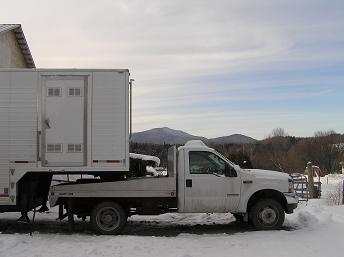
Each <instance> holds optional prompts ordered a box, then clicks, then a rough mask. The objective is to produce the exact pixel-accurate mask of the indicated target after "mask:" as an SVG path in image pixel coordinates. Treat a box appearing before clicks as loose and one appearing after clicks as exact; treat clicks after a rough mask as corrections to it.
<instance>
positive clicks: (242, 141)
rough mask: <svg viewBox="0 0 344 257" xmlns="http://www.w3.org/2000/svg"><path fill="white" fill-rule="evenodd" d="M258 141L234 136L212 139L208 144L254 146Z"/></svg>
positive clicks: (238, 135) (237, 135) (242, 136)
mask: <svg viewBox="0 0 344 257" xmlns="http://www.w3.org/2000/svg"><path fill="white" fill-rule="evenodd" d="M257 141H258V140H256V139H254V138H252V137H248V136H245V135H241V134H233V135H230V136H225V137H216V138H211V139H209V140H208V141H207V143H211V144H240V145H241V144H253V143H256V142H257Z"/></svg>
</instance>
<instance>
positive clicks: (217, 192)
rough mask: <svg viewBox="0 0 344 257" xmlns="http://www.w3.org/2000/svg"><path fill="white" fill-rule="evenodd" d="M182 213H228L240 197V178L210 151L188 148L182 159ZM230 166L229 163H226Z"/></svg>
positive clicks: (236, 204)
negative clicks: (228, 170) (183, 173)
mask: <svg viewBox="0 0 344 257" xmlns="http://www.w3.org/2000/svg"><path fill="white" fill-rule="evenodd" d="M185 164H186V165H185V191H184V192H185V193H184V195H185V206H184V212H230V211H234V210H235V209H236V208H237V207H238V204H239V200H240V186H241V183H240V178H239V177H238V173H236V172H235V170H234V169H233V168H232V167H231V168H232V173H231V174H232V175H231V177H228V176H225V170H226V165H229V164H228V163H227V162H226V161H225V160H224V159H222V158H221V157H220V156H218V155H217V154H215V153H213V152H209V151H189V152H188V158H187V157H186V159H185ZM227 167H229V166H227Z"/></svg>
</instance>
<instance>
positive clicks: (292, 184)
mask: <svg viewBox="0 0 344 257" xmlns="http://www.w3.org/2000/svg"><path fill="white" fill-rule="evenodd" d="M288 182H289V185H288V193H293V192H294V183H293V179H292V178H289V179H288Z"/></svg>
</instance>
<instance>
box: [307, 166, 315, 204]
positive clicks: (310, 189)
mask: <svg viewBox="0 0 344 257" xmlns="http://www.w3.org/2000/svg"><path fill="white" fill-rule="evenodd" d="M307 172H308V192H309V198H310V199H313V198H315V195H314V178H313V167H312V163H311V162H308V163H307Z"/></svg>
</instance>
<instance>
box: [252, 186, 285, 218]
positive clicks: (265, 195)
mask: <svg viewBox="0 0 344 257" xmlns="http://www.w3.org/2000/svg"><path fill="white" fill-rule="evenodd" d="M261 199H273V200H275V201H277V202H279V203H280V204H281V205H282V208H283V210H284V211H285V212H287V211H288V206H287V199H286V198H285V196H284V195H283V193H281V192H279V191H277V190H274V189H262V190H259V191H256V192H255V193H253V194H252V195H251V196H250V198H249V200H248V202H247V205H246V210H247V213H249V212H250V209H251V208H252V206H253V205H254V204H255V203H256V202H257V201H259V200H261Z"/></svg>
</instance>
